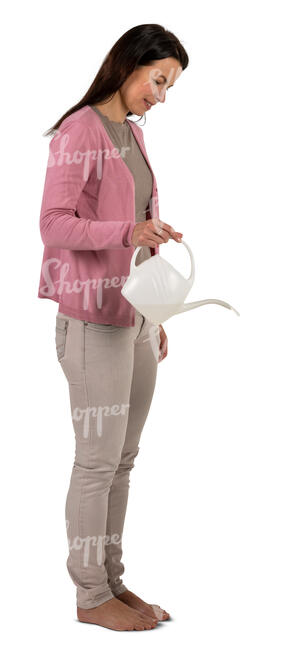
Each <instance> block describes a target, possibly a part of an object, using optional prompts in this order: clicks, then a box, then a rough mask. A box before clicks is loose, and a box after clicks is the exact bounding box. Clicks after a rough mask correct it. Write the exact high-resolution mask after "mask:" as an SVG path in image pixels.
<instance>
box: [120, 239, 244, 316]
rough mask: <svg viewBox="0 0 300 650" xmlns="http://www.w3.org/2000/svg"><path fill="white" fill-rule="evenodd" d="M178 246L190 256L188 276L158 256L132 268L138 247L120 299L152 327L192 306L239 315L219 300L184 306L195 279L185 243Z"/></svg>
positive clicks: (202, 301)
mask: <svg viewBox="0 0 300 650" xmlns="http://www.w3.org/2000/svg"><path fill="white" fill-rule="evenodd" d="M179 243H181V244H183V245H184V246H185V247H186V248H187V250H188V252H189V254H190V258H191V273H190V276H189V277H188V278H184V277H183V276H182V275H181V274H180V273H179V272H178V271H176V269H175V268H174V267H173V266H172V264H170V263H169V262H168V261H167V260H166V259H164V258H163V257H161V255H152V256H151V257H150V258H149V259H147V260H144V261H143V262H141V264H138V266H136V264H135V260H136V256H137V255H138V252H139V250H140V249H141V248H142V246H138V247H137V248H136V250H135V251H134V253H133V255H132V258H131V263H130V274H129V276H128V278H127V280H126V282H125V283H124V285H123V287H122V289H121V293H122V295H123V296H124V298H126V300H128V302H130V303H131V304H132V305H133V306H134V307H135V308H136V309H137V310H138V311H139V312H140V313H141V314H142V315H143V316H145V317H146V318H148V319H149V320H150V321H151V322H152V323H153V324H154V325H159V324H160V323H163V322H164V321H165V320H167V319H168V318H171V316H175V314H180V313H181V312H183V311H188V310H189V309H196V307H202V305H207V304H208V303H215V304H216V305H221V306H222V307H227V309H232V310H233V311H234V312H235V313H236V314H237V316H239V315H240V314H239V312H238V311H237V310H236V309H234V307H232V306H231V305H229V303H228V302H224V301H223V300H218V299H214V298H207V299H206V300H196V301H195V302H189V303H187V304H185V302H184V301H185V299H186V296H187V294H188V293H189V291H190V289H191V287H192V285H193V283H194V279H195V261H194V257H193V253H192V251H191V249H190V247H189V246H188V244H186V243H185V242H184V241H183V239H182V240H181V242H179Z"/></svg>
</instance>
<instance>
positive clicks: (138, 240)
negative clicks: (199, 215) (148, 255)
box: [131, 218, 182, 248]
mask: <svg viewBox="0 0 300 650" xmlns="http://www.w3.org/2000/svg"><path fill="white" fill-rule="evenodd" d="M170 237H172V239H174V240H175V241H177V242H180V241H181V238H182V232H177V231H176V230H174V228H172V226H170V225H169V224H168V223H165V222H164V221H161V219H158V218H154V219H146V220H145V221H142V222H141V223H137V224H136V225H135V227H134V229H133V231H132V238H131V244H132V245H133V246H135V247H137V246H150V248H155V246H157V245H159V244H166V243H167V242H168V241H169V239H170Z"/></svg>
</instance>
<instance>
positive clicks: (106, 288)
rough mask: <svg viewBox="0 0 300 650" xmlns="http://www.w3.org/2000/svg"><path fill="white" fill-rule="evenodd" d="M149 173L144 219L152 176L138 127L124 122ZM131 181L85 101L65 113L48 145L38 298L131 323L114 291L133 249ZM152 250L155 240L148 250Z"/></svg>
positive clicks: (77, 312) (153, 207) (71, 312)
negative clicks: (150, 176) (68, 113)
mask: <svg viewBox="0 0 300 650" xmlns="http://www.w3.org/2000/svg"><path fill="white" fill-rule="evenodd" d="M127 121H128V123H129V125H130V128H131V129H132V132H133V135H134V137H135V138H136V140H137V143H138V145H139V147H140V149H141V151H142V154H143V155H144V157H145V159H146V161H147V163H148V165H149V168H150V171H151V173H152V176H153V187H152V196H151V199H150V201H149V204H148V206H147V210H146V219H151V218H152V219H153V218H154V217H159V205H158V194H157V184H156V179H155V176H154V173H153V170H152V168H151V165H150V162H149V159H148V156H147V152H146V149H145V144H144V136H143V131H142V129H141V127H140V126H138V125H137V124H135V123H134V122H132V121H131V120H129V119H128V120H127ZM135 224H136V221H135V186H134V178H133V176H132V173H131V171H130V170H129V168H128V166H127V165H126V163H125V162H124V160H123V158H122V152H121V153H119V152H118V150H117V149H116V148H115V147H114V145H113V143H112V141H111V139H110V138H109V136H108V134H107V131H106V129H105V127H104V125H103V124H102V121H101V119H100V117H99V116H98V115H97V113H96V112H95V111H94V110H93V109H92V108H91V107H90V106H88V105H86V106H84V107H83V108H80V109H79V110H77V111H75V112H74V113H72V114H71V115H69V116H68V117H66V118H65V119H64V120H63V121H62V123H61V125H60V127H59V129H58V131H57V132H56V133H55V135H54V136H53V138H52V139H51V141H50V143H49V158H48V164H47V170H46V178H45V185H44V192H43V198H42V206H41V212H40V232H41V237H42V241H43V243H44V252H43V259H42V268H41V275H40V283H39V289H38V297H39V298H50V299H51V300H55V301H56V302H58V303H59V310H60V311H61V312H63V313H64V314H66V315H68V316H72V317H73V318H79V319H81V320H87V321H91V322H94V323H104V324H105V323H112V324H114V325H119V326H133V325H134V324H135V309H134V307H133V306H132V305H131V304H130V303H129V302H128V300H126V299H125V298H124V297H123V296H122V294H121V288H122V286H123V284H124V282H125V280H126V278H127V277H128V275H129V270H130V261H131V257H132V254H133V252H134V250H135V247H134V246H133V245H132V244H131V236H132V232H133V229H134V227H135ZM150 250H151V255H156V254H158V253H159V245H157V246H156V247H155V248H151V249H150Z"/></svg>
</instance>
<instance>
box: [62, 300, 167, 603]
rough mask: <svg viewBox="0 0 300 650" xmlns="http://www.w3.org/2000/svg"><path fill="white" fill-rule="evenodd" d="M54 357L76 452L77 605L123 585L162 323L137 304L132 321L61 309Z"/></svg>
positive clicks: (73, 553) (72, 543)
mask: <svg viewBox="0 0 300 650" xmlns="http://www.w3.org/2000/svg"><path fill="white" fill-rule="evenodd" d="M56 351H57V358H58V361H59V363H60V365H61V367H62V370H63V372H64V374H65V376H66V378H67V380H68V385H69V394H70V406H71V414H72V422H73V427H74V432H75V447H76V450H75V459H74V464H73V469H72V474H71V480H70V486H69V491H68V494H67V499H66V510H65V512H66V528H67V535H68V544H69V555H68V559H67V568H68V571H69V574H70V576H71V578H72V580H73V582H74V584H75V585H76V587H77V590H76V591H77V605H78V606H79V607H83V608H90V607H96V606H97V605H100V604H101V603H104V602H105V601H107V600H109V599H110V598H113V596H117V595H118V594H120V593H122V592H123V591H125V590H126V587H125V585H124V583H123V582H122V579H121V575H122V574H123V573H124V565H123V563H122V562H121V558H122V534H123V526H124V519H125V513H126V507H127V499H128V489H129V475H130V470H131V469H132V467H133V466H134V459H135V457H136V456H137V454H138V450H139V440H140V436H141V432H142V429H143V426H144V424H145V421H146V418H147V414H148V411H149V408H150V405H151V401H152V396H153V392H154V387H155V382H156V374H157V363H158V352H159V328H158V327H157V326H156V325H153V324H152V323H151V322H150V321H148V320H147V319H145V318H144V316H142V314H140V312H138V311H137V310H136V319H135V325H134V327H120V326H116V325H102V324H100V325H99V324H96V323H90V322H88V321H83V320H78V319H75V318H71V317H70V316H66V315H65V314H63V313H61V312H58V313H57V316H56Z"/></svg>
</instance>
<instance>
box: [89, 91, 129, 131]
mask: <svg viewBox="0 0 300 650" xmlns="http://www.w3.org/2000/svg"><path fill="white" fill-rule="evenodd" d="M94 106H96V108H98V109H99V111H101V113H103V115H106V117H108V119H109V120H113V121H114V122H120V123H121V124H124V122H125V119H126V115H127V113H128V108H126V107H125V106H124V104H122V101H121V98H120V96H119V95H118V93H116V94H115V95H114V97H113V98H112V99H110V100H109V101H108V102H105V103H102V104H101V103H99V102H98V103H97V104H94Z"/></svg>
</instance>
